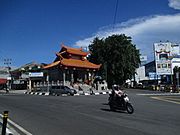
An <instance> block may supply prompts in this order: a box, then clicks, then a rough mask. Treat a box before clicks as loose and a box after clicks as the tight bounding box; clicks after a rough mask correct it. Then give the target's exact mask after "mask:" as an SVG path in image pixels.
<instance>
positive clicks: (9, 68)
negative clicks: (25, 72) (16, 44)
mask: <svg viewBox="0 0 180 135" xmlns="http://www.w3.org/2000/svg"><path fill="white" fill-rule="evenodd" d="M11 61H12V59H9V58H6V59H4V65H7V69H8V77H7V80H8V81H7V87H8V90H9V89H10V88H11V74H10V70H11V67H10V65H11Z"/></svg>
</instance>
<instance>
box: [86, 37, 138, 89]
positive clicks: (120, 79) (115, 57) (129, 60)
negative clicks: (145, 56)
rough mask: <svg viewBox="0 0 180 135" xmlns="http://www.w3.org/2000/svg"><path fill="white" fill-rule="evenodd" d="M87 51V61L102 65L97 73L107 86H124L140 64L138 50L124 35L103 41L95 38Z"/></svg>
mask: <svg viewBox="0 0 180 135" xmlns="http://www.w3.org/2000/svg"><path fill="white" fill-rule="evenodd" d="M89 50H90V52H91V55H90V57H89V60H90V61H91V62H93V63H96V64H102V67H101V69H100V72H99V73H100V75H101V76H103V77H104V78H105V79H106V80H107V82H108V86H112V84H115V83H116V84H119V85H122V84H124V82H125V81H126V80H127V79H131V78H132V76H133V75H134V74H135V70H136V68H137V67H138V66H139V64H140V58H139V56H140V54H139V50H138V49H136V46H135V45H133V44H132V40H131V37H128V36H126V35H124V34H121V35H112V36H109V37H107V38H105V39H99V38H98V37H96V38H95V39H94V40H93V42H92V44H90V45H89Z"/></svg>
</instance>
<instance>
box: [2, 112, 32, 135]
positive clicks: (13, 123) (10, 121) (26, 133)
mask: <svg viewBox="0 0 180 135" xmlns="http://www.w3.org/2000/svg"><path fill="white" fill-rule="evenodd" d="M0 117H1V118H3V115H2V114H0ZM8 123H10V124H11V125H13V126H14V127H15V128H17V129H19V130H20V131H21V132H22V133H23V134H25V135H32V134H31V133H30V132H28V131H27V130H25V129H24V128H23V127H21V126H20V125H18V124H16V123H15V122H13V121H12V120H10V119H9V118H8Z"/></svg>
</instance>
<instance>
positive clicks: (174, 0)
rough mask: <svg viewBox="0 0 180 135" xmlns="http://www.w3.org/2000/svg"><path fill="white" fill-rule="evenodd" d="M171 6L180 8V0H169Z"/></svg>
mask: <svg viewBox="0 0 180 135" xmlns="http://www.w3.org/2000/svg"><path fill="white" fill-rule="evenodd" d="M168 5H169V7H171V8H174V9H180V0H169V4H168Z"/></svg>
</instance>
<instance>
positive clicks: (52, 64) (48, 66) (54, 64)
mask: <svg viewBox="0 0 180 135" xmlns="http://www.w3.org/2000/svg"><path fill="white" fill-rule="evenodd" d="M59 63H60V61H56V62H53V63H51V64H48V65H47V66H44V67H43V68H44V69H47V68H51V67H54V66H57V65H58V64H59Z"/></svg>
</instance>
